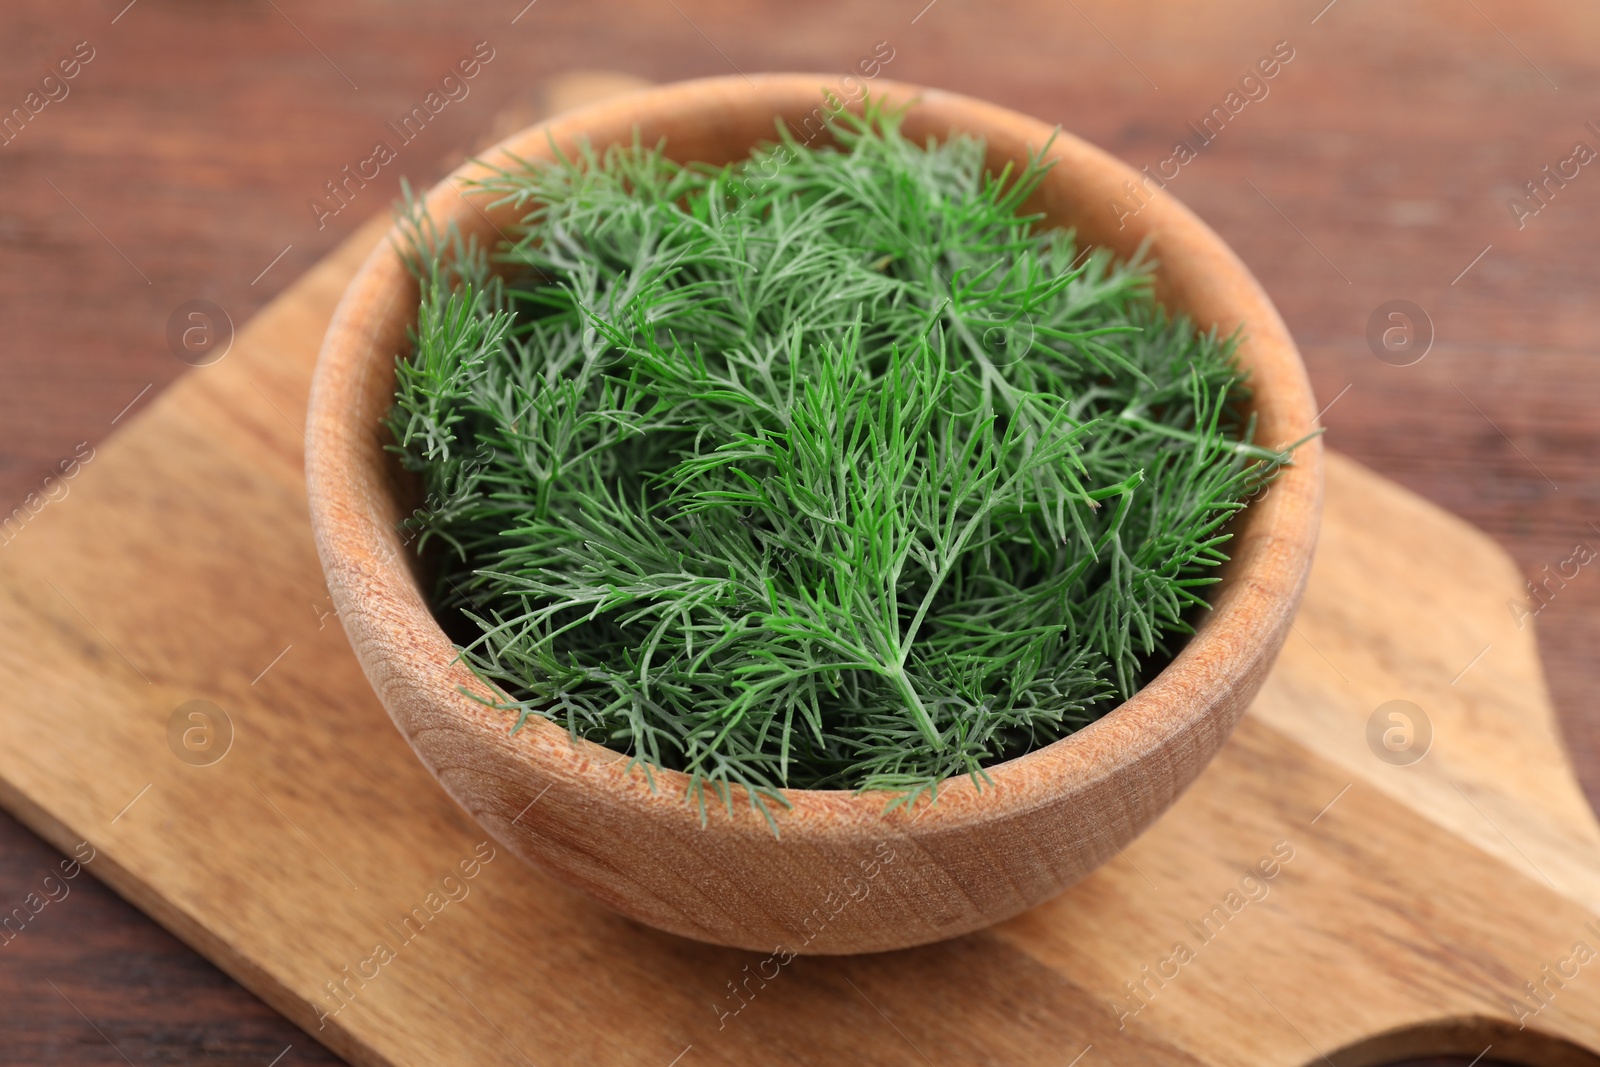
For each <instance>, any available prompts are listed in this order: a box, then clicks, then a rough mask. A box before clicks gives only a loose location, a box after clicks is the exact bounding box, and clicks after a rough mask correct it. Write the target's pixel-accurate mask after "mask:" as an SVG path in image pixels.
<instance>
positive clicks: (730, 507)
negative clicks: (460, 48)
mask: <svg viewBox="0 0 1600 1067" xmlns="http://www.w3.org/2000/svg"><path fill="white" fill-rule="evenodd" d="M833 132H834V135H835V140H836V144H835V145H834V146H829V147H825V148H812V147H807V146H804V145H801V144H798V143H796V142H795V141H794V140H793V139H792V138H790V137H788V136H787V135H786V132H785V131H784V129H783V128H782V127H781V126H780V131H779V139H778V140H777V141H776V142H774V143H773V144H772V145H770V146H767V147H763V148H761V149H759V150H757V151H756V152H755V153H754V154H753V155H752V157H751V158H750V159H749V160H747V161H743V162H740V163H736V164H734V165H731V166H727V167H720V168H718V167H707V166H682V165H679V164H677V163H674V162H672V161H671V160H669V159H667V158H666V156H665V154H664V151H663V146H661V145H656V146H653V147H652V146H645V145H642V144H640V143H638V141H637V139H635V143H633V144H631V145H620V146H613V147H609V148H607V149H605V150H604V151H601V152H596V151H593V150H591V149H589V148H583V149H581V150H580V151H578V152H577V153H575V154H574V155H572V156H570V157H568V156H561V157H558V158H557V159H556V160H555V161H554V162H548V163H537V164H532V163H522V162H520V161H519V162H518V163H517V164H515V165H514V166H511V167H509V168H506V169H503V170H500V171H497V172H495V173H494V174H493V176H492V177H490V178H489V179H487V180H485V181H482V182H481V183H480V187H481V190H482V191H486V192H488V193H490V194H493V195H494V196H496V197H497V198H498V201H499V202H501V203H510V204H511V205H513V206H514V208H515V209H516V210H518V211H520V212H521V216H520V217H521V221H520V223H519V224H518V225H516V226H515V227H514V228H510V229H508V230H507V231H505V236H506V240H504V241H502V242H500V243H499V244H498V246H497V247H494V248H492V249H486V248H481V247H479V246H478V245H476V244H474V243H470V242H467V243H464V242H462V241H461V239H460V238H459V236H458V235H457V234H455V233H454V232H453V231H451V232H447V233H444V234H440V233H439V232H438V231H437V230H435V229H434V228H433V227H431V225H430V224H429V223H428V221H427V219H426V217H425V216H423V215H422V214H421V213H420V212H418V211H416V210H415V209H413V210H412V211H411V212H409V213H408V214H407V215H406V216H404V217H405V219H406V220H407V221H408V223H409V226H410V237H411V249H410V250H409V254H410V255H411V256H412V257H413V265H414V267H415V269H416V270H417V271H418V273H419V276H420V278H421V280H422V283H423V298H422V301H421V307H420V309H419V314H418V319H417V325H416V327H415V330H414V331H413V343H414V351H413V354H412V355H411V356H410V357H408V358H402V359H401V360H400V361H399V365H398V386H397V391H396V396H395V406H394V410H393V413H392V415H391V417H390V420H389V424H390V429H391V430H392V432H393V434H394V439H395V442H396V443H395V446H394V447H395V451H396V452H397V453H398V454H399V456H400V458H401V461H402V462H403V463H404V464H405V466H406V467H408V468H409V469H411V470H414V471H417V472H419V474H420V475H421V480H422V483H423V487H424V491H425V504H424V507H423V508H422V509H420V510H419V511H418V512H417V513H416V514H415V515H414V516H413V518H412V519H411V520H410V525H411V527H412V529H413V532H414V533H416V534H417V535H418V541H419V543H420V544H421V545H422V546H424V547H426V546H429V545H432V546H434V548H435V552H434V553H433V559H434V563H435V565H436V568H437V574H438V585H437V589H436V590H435V594H434V606H435V609H436V611H437V612H438V614H439V616H440V618H441V620H443V621H444V622H445V624H446V625H447V627H448V628H450V629H451V630H452V633H453V634H454V636H455V637H456V639H457V640H458V641H459V642H460V649H461V655H462V657H463V659H464V660H465V662H466V663H468V664H469V665H470V666H471V667H472V669H473V670H474V671H475V672H476V673H477V674H478V675H479V676H480V677H481V678H482V679H484V680H485V681H486V682H487V683H489V684H491V686H492V687H493V689H494V690H495V695H494V696H493V697H491V698H486V699H490V700H491V701H492V702H493V703H495V704H496V705H497V706H500V707H503V708H505V709H507V710H509V711H514V712H516V713H517V717H516V719H515V723H514V726H515V727H520V726H522V725H523V724H524V723H525V722H526V720H527V717H528V716H530V715H540V716H544V717H546V718H549V719H552V720H554V721H555V722H558V723H561V724H562V725H564V726H565V727H566V728H567V729H568V730H569V731H570V732H571V733H572V735H573V736H575V737H577V736H581V737H585V738H588V739H590V740H593V741H596V742H599V743H600V744H603V745H608V746H610V747H612V748H614V749H617V750H619V751H621V752H625V753H628V754H629V755H631V756H632V757H634V758H635V759H636V760H638V761H640V762H642V763H643V764H644V765H645V766H646V768H647V769H648V768H650V767H670V768H676V769H679V770H682V771H685V772H687V773H688V774H689V775H690V778H691V782H692V783H693V784H692V786H691V793H692V798H693V800H694V802H695V803H697V804H698V805H699V806H700V810H701V812H702V815H703V814H704V810H705V807H704V806H705V803H706V797H705V792H706V787H707V786H709V787H711V789H712V791H713V793H714V794H715V795H717V796H718V797H720V798H721V799H722V800H723V801H725V802H727V803H731V798H732V791H731V790H730V789H728V788H727V787H728V786H730V785H740V786H743V787H745V788H746V790H747V792H748V796H749V798H750V800H751V802H752V803H754V804H755V805H756V806H757V807H758V808H760V809H761V810H762V811H764V812H767V813H768V817H769V818H770V817H771V814H770V811H769V809H768V806H767V803H766V802H767V801H768V800H776V801H777V802H778V803H780V804H781V803H782V798H781V796H780V795H779V794H778V793H777V790H779V789H782V788H850V789H887V790H892V791H894V795H895V796H897V797H898V800H899V801H909V800H912V799H914V798H915V797H916V796H918V795H919V794H920V793H922V792H923V791H926V790H930V789H936V787H937V783H938V782H939V781H940V780H941V779H944V778H947V777H950V776H952V775H956V774H962V773H966V774H971V775H974V776H975V777H976V778H980V779H981V776H982V768H983V767H984V766H986V765H988V764H992V763H994V762H996V761H999V760H1003V759H1007V758H1011V757H1014V756H1016V755H1019V754H1022V753H1024V752H1027V751H1029V750H1031V749H1033V748H1036V747H1039V746H1041V745H1044V744H1048V743H1049V742H1051V741H1054V740H1056V739H1057V738H1060V737H1062V736H1064V735H1066V734H1069V733H1071V732H1072V731H1074V730H1076V729H1078V728H1080V727H1082V726H1084V725H1085V724H1087V723H1089V722H1091V721H1093V720H1094V719H1095V718H1097V717H1099V716H1101V715H1103V714H1105V713H1106V712H1107V711H1109V710H1110V709H1111V708H1112V707H1114V706H1115V704H1116V703H1117V702H1118V701H1119V700H1121V699H1125V698H1126V697H1128V696H1130V695H1131V694H1132V693H1133V692H1134V691H1135V690H1136V689H1137V688H1138V687H1139V685H1140V684H1141V682H1142V681H1143V680H1145V679H1146V678H1148V677H1149V676H1150V675H1151V674H1152V672H1154V671H1155V670H1157V669H1159V668H1160V666H1161V665H1162V664H1163V663H1164V662H1166V660H1167V658H1168V657H1170V655H1171V654H1172V653H1173V652H1174V651H1175V649H1176V647H1177V646H1178V644H1179V643H1181V641H1182V640H1183V635H1185V634H1188V633H1190V632H1192V630H1191V625H1190V620H1191V618H1192V615H1193V612H1194V610H1195V609H1200V608H1202V607H1203V606H1204V603H1205V601H1204V599H1203V591H1204V587H1205V586H1206V585H1208V584H1210V583H1211V582H1214V581H1216V580H1217V579H1216V578H1215V577H1214V568H1215V566H1216V565H1217V564H1219V563H1221V562H1223V561H1224V559H1225V558H1226V557H1225V555H1224V552H1223V545H1224V543H1225V542H1226V541H1227V540H1228V536H1229V535H1228V533H1227V532H1226V529H1225V524H1226V523H1227V520H1228V519H1229V518H1230V516H1232V515H1233V514H1234V513H1235V512H1236V511H1238V510H1239V509H1240V508H1241V507H1242V506H1243V505H1244V501H1245V498H1246V497H1247V495H1248V494H1250V493H1251V492H1252V491H1253V490H1254V489H1256V488H1258V487H1259V486H1260V484H1262V482H1263V481H1264V480H1265V479H1267V478H1269V477H1270V476H1271V475H1272V474H1273V473H1274V472H1275V471H1276V470H1277V468H1278V467H1279V466H1280V465H1281V464H1283V463H1285V462H1287V461H1288V459H1289V453H1288V452H1277V451H1273V450H1270V449H1264V448H1260V447H1258V446H1256V445H1254V444H1252V443H1251V437H1252V423H1251V420H1249V419H1248V418H1246V417H1244V416H1243V414H1242V406H1243V404H1244V402H1245V401H1246V400H1247V398H1248V394H1247V392H1246V390H1245V388H1244V383H1243V375H1242V373H1241V372H1240V370H1239V369H1238V367H1237V366H1236V364H1235V361H1234V358H1233V349H1234V342H1233V341H1232V340H1229V339H1223V338H1219V337H1218V336H1217V335H1216V333H1215V331H1211V332H1203V331H1197V330H1196V329H1195V328H1194V327H1193V325H1191V323H1189V322H1188V321H1187V320H1185V319H1183V318H1181V317H1172V316H1169V315H1168V314H1167V313H1166V312H1165V311H1163V310H1162V308H1161V307H1160V306H1159V305H1157V304H1156V303H1155V301H1154V299H1153V297H1152V295H1151V285H1150V281H1151V279H1150V269H1151V265H1150V264H1149V263H1145V262H1139V261H1137V260H1136V261H1135V262H1122V263H1117V262H1114V261H1113V259H1112V257H1111V256H1110V255H1109V253H1108V252H1106V251H1105V250H1095V251H1092V252H1088V253H1087V254H1085V252H1083V251H1080V250H1079V249H1078V248H1077V246H1076V243H1075V241H1074V238H1073V235H1072V234H1071V233H1068V232H1064V231H1061V230H1056V229H1047V228H1043V227H1041V226H1040V225H1039V219H1038V217H1036V216H1031V215H1027V214H1024V213H1023V210H1022V208H1023V204H1024V203H1025V201H1026V200H1027V198H1028V196H1029V194H1030V193H1031V192H1032V191H1033V190H1034V189H1035V188H1036V187H1037V185H1038V183H1039V182H1040V181H1041V180H1042V178H1043V176H1044V173H1045V170H1046V167H1045V166H1044V165H1042V164H1041V163H1039V162H1038V161H1037V160H1034V161H1031V162H1029V163H1028V165H1026V166H1023V167H1019V168H1016V169H1015V170H1014V171H1013V170H1012V169H1011V168H1007V170H1006V171H1005V172H1003V173H1000V174H989V173H987V172H986V170H985V166H984V147H983V143H982V142H981V141H980V140H978V139H976V138H973V137H967V136H960V135H957V136H953V137H951V138H950V139H949V140H947V141H945V142H943V143H938V142H929V143H928V144H927V145H917V144H914V143H912V142H911V141H909V140H908V139H907V138H906V137H904V136H903V135H902V133H901V132H900V128H899V120H898V116H897V115H896V114H894V113H890V112H885V111H883V110H881V109H877V108H872V107H869V109H868V111H867V113H866V114H865V115H864V116H861V117H857V116H852V115H850V114H848V113H844V114H841V115H839V116H838V118H837V120H836V122H835V125H834V131H833Z"/></svg>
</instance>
